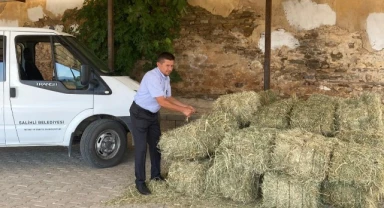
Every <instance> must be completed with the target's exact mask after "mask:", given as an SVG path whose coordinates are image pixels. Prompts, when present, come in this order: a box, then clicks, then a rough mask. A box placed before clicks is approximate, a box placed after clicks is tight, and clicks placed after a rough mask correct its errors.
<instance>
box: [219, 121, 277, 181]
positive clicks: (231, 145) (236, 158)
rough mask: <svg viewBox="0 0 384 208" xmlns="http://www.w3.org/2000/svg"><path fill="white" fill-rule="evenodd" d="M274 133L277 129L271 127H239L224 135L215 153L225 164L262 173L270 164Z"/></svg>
mask: <svg viewBox="0 0 384 208" xmlns="http://www.w3.org/2000/svg"><path fill="white" fill-rule="evenodd" d="M276 134H277V130H276V129H272V128H261V129H260V128H258V127H253V126H251V127H249V128H245V129H240V130H238V131H236V132H233V133H232V134H226V135H225V137H224V139H223V140H222V142H221V144H220V145H219V147H218V148H217V149H216V153H215V155H216V157H217V156H219V155H221V156H222V157H221V158H223V159H224V161H225V164H233V166H232V168H237V167H239V168H243V169H245V170H246V169H250V171H252V172H255V173H258V174H262V173H264V172H265V171H266V170H268V166H269V165H270V164H269V163H270V151H271V146H272V144H273V143H274V140H275V137H276ZM216 159H217V158H215V161H216Z"/></svg>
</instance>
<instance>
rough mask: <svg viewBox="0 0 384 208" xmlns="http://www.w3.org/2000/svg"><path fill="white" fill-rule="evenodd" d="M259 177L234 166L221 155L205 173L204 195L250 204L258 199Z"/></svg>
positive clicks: (233, 163)
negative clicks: (205, 185)
mask: <svg viewBox="0 0 384 208" xmlns="http://www.w3.org/2000/svg"><path fill="white" fill-rule="evenodd" d="M259 179H260V175H259V174H257V173H255V172H254V171H252V170H251V169H245V168H244V167H242V166H238V165H236V164H235V162H234V161H233V160H228V158H226V157H224V156H223V155H217V156H216V157H215V159H214V163H213V165H212V167H210V168H209V170H208V172H207V178H206V182H207V189H206V191H207V192H206V193H207V194H210V195H219V196H223V197H225V198H229V199H231V200H233V201H236V202H241V203H250V202H254V201H255V200H256V199H257V198H259V196H260V194H259Z"/></svg>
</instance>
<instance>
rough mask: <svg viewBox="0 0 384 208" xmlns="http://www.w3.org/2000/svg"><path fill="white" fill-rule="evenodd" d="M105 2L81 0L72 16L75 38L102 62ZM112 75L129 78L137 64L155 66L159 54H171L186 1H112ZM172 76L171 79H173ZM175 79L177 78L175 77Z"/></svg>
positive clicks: (105, 39)
mask: <svg viewBox="0 0 384 208" xmlns="http://www.w3.org/2000/svg"><path fill="white" fill-rule="evenodd" d="M107 2H108V1H107V0H85V1H84V5H83V7H82V8H81V9H80V10H78V11H77V12H76V14H75V15H76V19H77V20H78V22H79V28H78V33H77V34H76V35H77V37H78V38H79V39H80V40H81V41H83V42H84V43H85V44H86V45H87V46H88V47H90V48H91V49H92V50H93V51H94V52H95V54H96V55H97V56H98V57H100V58H101V59H102V60H105V61H107V60H108V51H107V49H108V31H107V17H108V12H107V8H108V7H107ZM113 3H114V8H113V9H114V19H113V21H114V39H115V40H114V44H115V45H114V46H115V73H116V74H119V75H131V73H132V68H133V67H134V65H135V63H136V62H137V61H138V60H145V61H146V63H147V64H145V65H144V66H143V70H149V69H151V68H153V67H154V66H156V58H157V55H158V54H159V53H160V52H163V51H168V52H173V47H172V41H173V40H174V39H175V38H177V37H178V33H179V30H180V26H179V17H180V16H181V14H182V13H183V11H184V8H185V6H186V0H114V2H113ZM173 76H174V75H173ZM176 77H177V75H176Z"/></svg>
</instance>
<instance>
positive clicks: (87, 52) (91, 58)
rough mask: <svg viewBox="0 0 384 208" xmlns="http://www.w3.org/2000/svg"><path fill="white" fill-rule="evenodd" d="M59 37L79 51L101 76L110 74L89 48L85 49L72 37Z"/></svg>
mask: <svg viewBox="0 0 384 208" xmlns="http://www.w3.org/2000/svg"><path fill="white" fill-rule="evenodd" d="M61 37H62V38H64V39H65V40H66V41H68V42H69V43H70V44H71V45H73V46H74V47H75V48H77V49H78V50H80V52H81V53H82V55H84V56H85V57H86V58H87V59H88V60H89V61H91V62H92V63H93V64H94V66H95V67H96V70H97V71H99V72H101V73H102V74H110V73H111V72H110V70H109V69H108V67H107V65H106V64H105V63H104V62H103V61H101V60H100V59H99V58H98V57H97V56H96V55H95V54H94V53H93V52H92V51H91V50H89V48H87V47H86V46H85V45H84V44H83V43H81V42H80V41H79V40H77V39H76V38H75V37H72V36H61Z"/></svg>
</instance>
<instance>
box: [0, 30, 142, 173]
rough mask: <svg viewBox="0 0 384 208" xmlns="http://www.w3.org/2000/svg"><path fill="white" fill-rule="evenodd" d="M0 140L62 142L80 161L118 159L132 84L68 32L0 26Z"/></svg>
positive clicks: (99, 163) (4, 143)
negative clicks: (110, 71)
mask: <svg viewBox="0 0 384 208" xmlns="http://www.w3.org/2000/svg"><path fill="white" fill-rule="evenodd" d="M0 47H1V48H0V146H1V147H16V146H17V147H20V146H66V147H68V152H69V156H70V155H71V146H72V143H73V142H74V141H78V140H80V151H81V154H82V157H83V158H84V160H85V161H86V162H87V163H88V164H90V165H92V166H94V167H99V168H105V167H110V166H114V165H116V164H118V163H119V162H120V161H121V159H122V158H123V156H124V152H125V150H126V147H127V132H129V128H130V117H129V108H130V106H131V104H132V102H133V96H134V95H135V93H136V90H137V89H138V87H139V84H138V83H137V82H136V81H134V80H132V79H130V78H129V77H112V76H106V74H107V72H108V68H107V67H106V65H105V64H104V63H103V62H101V61H100V60H99V59H98V58H97V57H95V56H94V55H93V53H91V52H89V50H88V49H87V48H86V47H84V46H83V44H81V43H80V42H79V41H78V40H76V39H75V38H74V37H73V36H71V35H69V34H66V33H61V32H57V31H55V30H50V29H41V28H24V27H14V28H12V27H0Z"/></svg>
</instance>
